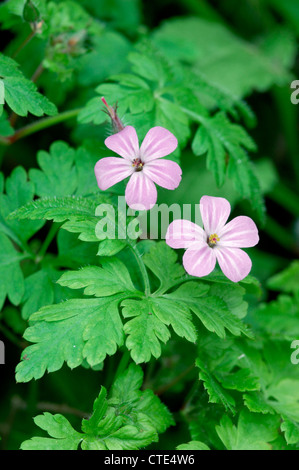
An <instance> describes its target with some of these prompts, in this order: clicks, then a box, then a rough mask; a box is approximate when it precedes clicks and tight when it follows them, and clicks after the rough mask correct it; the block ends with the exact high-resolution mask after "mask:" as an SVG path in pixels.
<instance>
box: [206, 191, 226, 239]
mask: <svg viewBox="0 0 299 470" xmlns="http://www.w3.org/2000/svg"><path fill="white" fill-rule="evenodd" d="M230 211H231V207H230V203H229V202H228V201H227V200H226V199H224V198H223V197H212V196H203V197H202V198H201V200H200V213H201V218H202V222H203V225H204V229H205V231H206V232H207V234H208V235H211V234H213V233H216V234H217V235H218V232H219V230H220V229H222V228H223V227H224V225H225V223H226V221H227V219H228V217H229V214H230Z"/></svg>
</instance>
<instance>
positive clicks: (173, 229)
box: [165, 219, 206, 248]
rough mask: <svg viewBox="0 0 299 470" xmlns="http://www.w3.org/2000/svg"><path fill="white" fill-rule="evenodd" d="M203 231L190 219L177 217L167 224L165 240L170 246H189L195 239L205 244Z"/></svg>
mask: <svg viewBox="0 0 299 470" xmlns="http://www.w3.org/2000/svg"><path fill="white" fill-rule="evenodd" d="M205 238H206V235H205V232H204V231H203V229H202V228H201V227H199V226H198V225H196V224H194V223H193V222H190V220H184V219H178V220H174V221H173V222H171V224H170V225H169V227H168V229H167V232H166V235H165V241H166V243H167V245H169V246H171V247H172V248H189V247H190V246H191V245H192V244H193V243H194V242H195V241H196V242H198V243H199V244H200V243H202V244H206V242H205Z"/></svg>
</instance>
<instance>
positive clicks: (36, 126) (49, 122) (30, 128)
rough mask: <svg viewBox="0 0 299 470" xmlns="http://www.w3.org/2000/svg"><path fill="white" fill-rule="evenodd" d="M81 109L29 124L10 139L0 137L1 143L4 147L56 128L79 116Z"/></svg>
mask: <svg viewBox="0 0 299 470" xmlns="http://www.w3.org/2000/svg"><path fill="white" fill-rule="evenodd" d="M81 109H82V108H77V109H71V110H69V111H64V112H62V113H60V114H57V115H56V116H50V117H46V118H43V119H39V120H38V121H35V122H33V123H32V124H28V125H27V126H25V127H22V128H21V129H19V130H17V131H16V132H15V133H14V134H13V135H11V136H10V137H0V142H1V143H2V144H4V145H11V144H13V143H14V142H16V141H17V140H20V139H23V138H24V137H27V136H28V135H31V134H34V133H35V132H38V131H41V130H43V129H47V128H48V127H51V126H54V125H56V124H59V123H60V122H63V121H67V120H68V119H72V118H74V117H76V116H78V114H79V112H80V111H81Z"/></svg>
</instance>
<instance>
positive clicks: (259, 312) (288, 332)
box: [253, 294, 299, 341]
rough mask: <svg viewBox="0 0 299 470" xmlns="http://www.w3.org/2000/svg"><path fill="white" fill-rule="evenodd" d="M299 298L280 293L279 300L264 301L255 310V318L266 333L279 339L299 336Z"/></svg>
mask: <svg viewBox="0 0 299 470" xmlns="http://www.w3.org/2000/svg"><path fill="white" fill-rule="evenodd" d="M298 318H299V298H295V299H294V298H292V297H289V296H288V295H283V294H282V295H280V296H279V297H278V298H277V300H273V301H272V302H268V303H262V304H260V305H259V307H258V308H257V309H256V310H255V311H254V312H253V319H254V320H255V321H256V322H257V325H258V327H259V328H260V329H261V330H262V331H263V333H264V334H267V335H269V337H271V338H275V339H276V340H278V341H283V340H287V341H292V340H293V339H294V338H297V337H299V324H298Z"/></svg>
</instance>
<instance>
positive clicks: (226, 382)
mask: <svg viewBox="0 0 299 470" xmlns="http://www.w3.org/2000/svg"><path fill="white" fill-rule="evenodd" d="M219 378H220V380H221V384H222V386H223V387H224V388H226V389H228V390H238V391H240V392H245V391H251V390H259V389H260V383H259V379H258V378H257V377H253V376H252V374H251V370H250V369H240V370H238V371H237V372H233V373H231V374H228V375H225V376H223V377H221V375H220V376H219Z"/></svg>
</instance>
